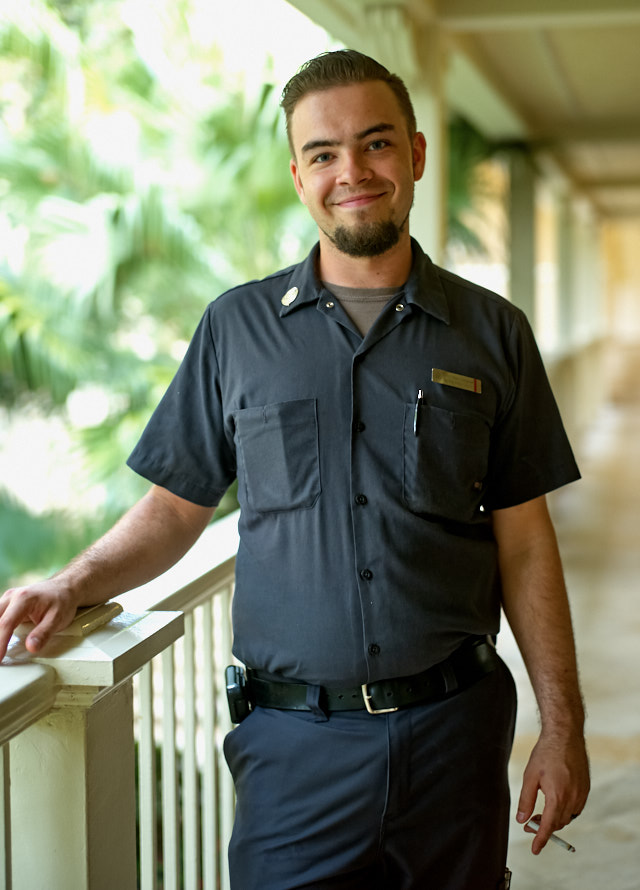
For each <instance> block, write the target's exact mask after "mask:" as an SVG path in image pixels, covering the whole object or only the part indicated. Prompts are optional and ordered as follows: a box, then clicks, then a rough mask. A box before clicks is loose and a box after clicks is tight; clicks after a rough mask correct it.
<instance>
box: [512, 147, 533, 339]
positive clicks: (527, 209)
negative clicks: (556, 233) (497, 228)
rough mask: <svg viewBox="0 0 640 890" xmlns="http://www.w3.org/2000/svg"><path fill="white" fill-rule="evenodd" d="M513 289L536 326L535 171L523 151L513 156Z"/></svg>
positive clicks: (518, 300)
mask: <svg viewBox="0 0 640 890" xmlns="http://www.w3.org/2000/svg"><path fill="white" fill-rule="evenodd" d="M509 171H510V189H509V231H510V251H509V282H510V283H509V292H510V296H511V302H512V303H514V304H515V305H516V306H518V307H519V308H520V309H522V310H523V311H524V312H525V313H526V315H527V318H528V319H529V321H530V323H531V325H532V326H533V327H534V329H535V322H536V319H535V264H536V256H535V251H536V246H535V222H536V214H535V173H534V169H533V165H532V163H531V159H530V158H529V156H528V155H527V154H525V153H524V152H522V151H517V150H514V151H512V152H511V153H510V155H509Z"/></svg>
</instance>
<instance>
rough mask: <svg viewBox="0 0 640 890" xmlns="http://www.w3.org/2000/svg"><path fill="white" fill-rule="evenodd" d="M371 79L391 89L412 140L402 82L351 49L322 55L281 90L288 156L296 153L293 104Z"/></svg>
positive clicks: (410, 116) (409, 104) (410, 115)
mask: <svg viewBox="0 0 640 890" xmlns="http://www.w3.org/2000/svg"><path fill="white" fill-rule="evenodd" d="M371 80H381V81H383V83H386V84H388V85H389V86H390V87H391V89H392V90H393V92H394V94H395V96H396V99H397V100H398V104H399V105H400V110H401V111H402V114H403V115H404V117H405V119H406V121H407V126H408V128H409V135H410V136H411V137H412V138H413V136H415V133H416V130H417V124H416V115H415V112H414V110H413V104H412V102H411V97H410V96H409V91H408V90H407V88H406V86H405V85H404V82H403V81H402V80H401V79H400V78H399V77H398V75H397V74H391V72H390V71H389V70H388V69H387V68H385V67H384V65H381V64H380V62H376V60H375V59H372V58H371V57H370V56H365V55H364V54H363V53H359V52H357V50H354V49H339V50H335V51H333V52H326V53H321V54H320V55H319V56H315V57H314V58H313V59H310V60H309V61H308V62H305V64H304V65H303V66H302V67H301V68H300V69H299V70H298V72H297V73H296V74H294V75H293V77H292V78H291V80H290V81H289V82H288V83H287V85H286V86H285V88H284V90H283V91H282V99H281V101H280V106H281V108H282V109H283V110H284V114H285V120H286V126H287V137H288V139H289V147H290V148H291V154H292V155H294V154H295V152H294V149H293V142H292V139H291V118H292V116H293V112H294V109H295V107H296V105H297V104H298V102H299V101H300V100H301V99H302V98H303V97H304V96H306V95H307V93H314V92H318V91H319V90H328V89H331V88H332V87H338V86H349V84H352V83H365V82H367V81H371Z"/></svg>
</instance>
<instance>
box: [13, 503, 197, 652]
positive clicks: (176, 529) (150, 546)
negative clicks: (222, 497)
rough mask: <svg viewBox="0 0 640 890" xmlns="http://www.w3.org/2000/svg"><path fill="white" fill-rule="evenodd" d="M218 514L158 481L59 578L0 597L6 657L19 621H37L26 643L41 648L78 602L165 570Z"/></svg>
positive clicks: (97, 598) (98, 599)
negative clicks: (186, 499) (164, 486)
mask: <svg viewBox="0 0 640 890" xmlns="http://www.w3.org/2000/svg"><path fill="white" fill-rule="evenodd" d="M212 515H213V509H210V508H207V507H199V506H198V505H197V504H192V503H190V502H189V501H185V500H183V499H182V498H179V497H177V496H176V495H173V494H171V493H170V492H169V491H167V490H166V489H163V488H158V487H156V486H154V487H153V488H152V489H151V491H150V492H149V493H148V494H147V495H145V497H143V498H142V499H141V500H140V501H138V503H137V504H136V505H135V506H134V507H132V508H131V509H130V510H129V512H128V513H126V514H125V515H124V516H123V517H122V519H121V520H120V521H119V522H118V523H116V525H115V526H114V527H113V528H112V529H111V530H110V531H109V532H107V534H106V535H104V536H103V537H102V538H100V540H99V541H97V542H96V543H95V544H93V545H92V546H91V547H89V548H88V550H85V551H84V553H81V554H80V556H78V557H76V558H75V559H74V560H73V561H72V562H71V563H70V564H69V565H68V566H66V568H64V569H62V570H61V571H60V572H58V574H57V575H54V577H53V578H49V579H47V580H46V581H41V582H37V583H35V584H31V585H29V586H28V587H17V588H13V589H11V590H7V591H6V592H5V594H4V595H3V596H2V597H0V660H1V659H2V658H3V657H4V654H5V652H6V649H7V646H8V644H9V640H10V639H11V635H12V634H13V632H14V631H15V629H16V627H18V625H19V624H22V623H23V622H25V621H30V622H31V623H32V624H33V626H34V627H33V630H32V631H31V633H30V634H29V635H28V637H27V639H26V646H27V649H29V651H30V652H33V653H37V652H39V651H40V650H41V649H42V647H43V646H44V645H45V644H46V643H47V641H48V640H49V639H50V637H51V636H52V634H54V633H57V632H58V631H59V630H62V629H63V628H64V627H66V626H67V625H68V624H69V623H70V622H71V621H72V620H73V617H74V615H75V612H76V609H77V608H78V606H90V605H95V604H97V603H102V602H105V601H106V600H108V599H110V598H111V597H114V596H117V595H118V594H119V593H124V591H125V590H131V589H132V588H134V587H138V586H139V585H140V584H144V583H145V582H146V581H149V580H150V579H151V578H155V577H156V576H157V575H160V574H162V572H164V571H166V570H167V569H168V568H170V567H171V566H172V565H173V564H174V563H176V562H177V561H178V560H179V559H180V558H181V557H182V556H183V555H184V554H185V553H186V552H187V550H188V549H189V548H190V547H191V545H192V544H193V543H194V542H195V541H196V540H197V538H198V537H199V536H200V534H201V533H202V531H203V530H204V528H205V526H206V525H207V523H208V522H209V520H210V519H211V516H212Z"/></svg>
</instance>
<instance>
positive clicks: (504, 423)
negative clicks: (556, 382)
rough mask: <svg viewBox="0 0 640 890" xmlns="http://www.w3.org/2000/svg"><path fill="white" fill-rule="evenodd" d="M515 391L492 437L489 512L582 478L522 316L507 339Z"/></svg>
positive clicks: (487, 506) (528, 328) (518, 317)
mask: <svg viewBox="0 0 640 890" xmlns="http://www.w3.org/2000/svg"><path fill="white" fill-rule="evenodd" d="M507 362H508V364H509V367H510V375H511V389H510V393H509V395H508V397H507V398H506V399H505V403H504V405H503V410H502V411H501V413H500V414H499V416H498V418H497V420H496V423H495V425H494V428H493V430H492V434H491V446H490V461H489V463H490V469H489V472H490V484H489V486H488V488H487V497H486V499H485V504H484V506H485V508H486V509H491V510H493V509H500V508H504V507H511V506H515V505H516V504H521V503H524V502H525V501H528V500H531V499H533V498H536V497H540V496H541V495H543V494H546V493H547V492H549V491H553V490H554V489H556V488H559V487H560V486H562V485H566V484H567V483H569V482H574V481H575V480H576V479H579V478H580V471H579V470H578V466H577V464H576V461H575V458H574V456H573V451H572V449H571V445H570V443H569V440H568V437H567V434H566V432H565V429H564V426H563V423H562V419H561V417H560V412H559V410H558V406H557V404H556V400H555V398H554V396H553V392H552V390H551V385H550V383H549V379H548V377H547V374H546V371H545V368H544V364H543V361H542V358H541V356H540V352H539V350H538V347H537V345H536V342H535V338H534V336H533V332H532V330H531V327H530V325H529V323H528V321H527V319H526V316H525V315H524V313H522V312H519V311H518V312H517V313H516V314H515V317H514V322H513V325H512V328H511V332H510V335H509V340H508V354H507Z"/></svg>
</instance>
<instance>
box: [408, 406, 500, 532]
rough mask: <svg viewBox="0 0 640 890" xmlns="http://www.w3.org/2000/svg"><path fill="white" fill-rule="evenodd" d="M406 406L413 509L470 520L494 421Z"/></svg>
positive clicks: (479, 491)
mask: <svg viewBox="0 0 640 890" xmlns="http://www.w3.org/2000/svg"><path fill="white" fill-rule="evenodd" d="M414 410H415V406H414V405H405V411H404V434H403V438H404V475H403V498H404V501H405V503H406V504H407V506H408V507H409V509H410V510H412V511H413V512H414V513H431V514H435V515H437V516H442V517H444V518H446V519H454V520H457V521H458V522H468V521H470V520H471V519H473V517H474V514H475V513H476V511H477V510H478V508H479V507H480V504H481V503H482V498H483V493H484V482H485V478H486V475H487V465H488V459H489V438H490V429H489V425H488V424H487V422H486V421H485V420H483V418H481V417H478V416H476V415H473V414H460V413H458V412H455V411H449V410H447V409H445V408H439V407H437V406H435V405H420V406H419V408H418V421H417V431H418V435H417V436H416V435H415V434H414Z"/></svg>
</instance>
